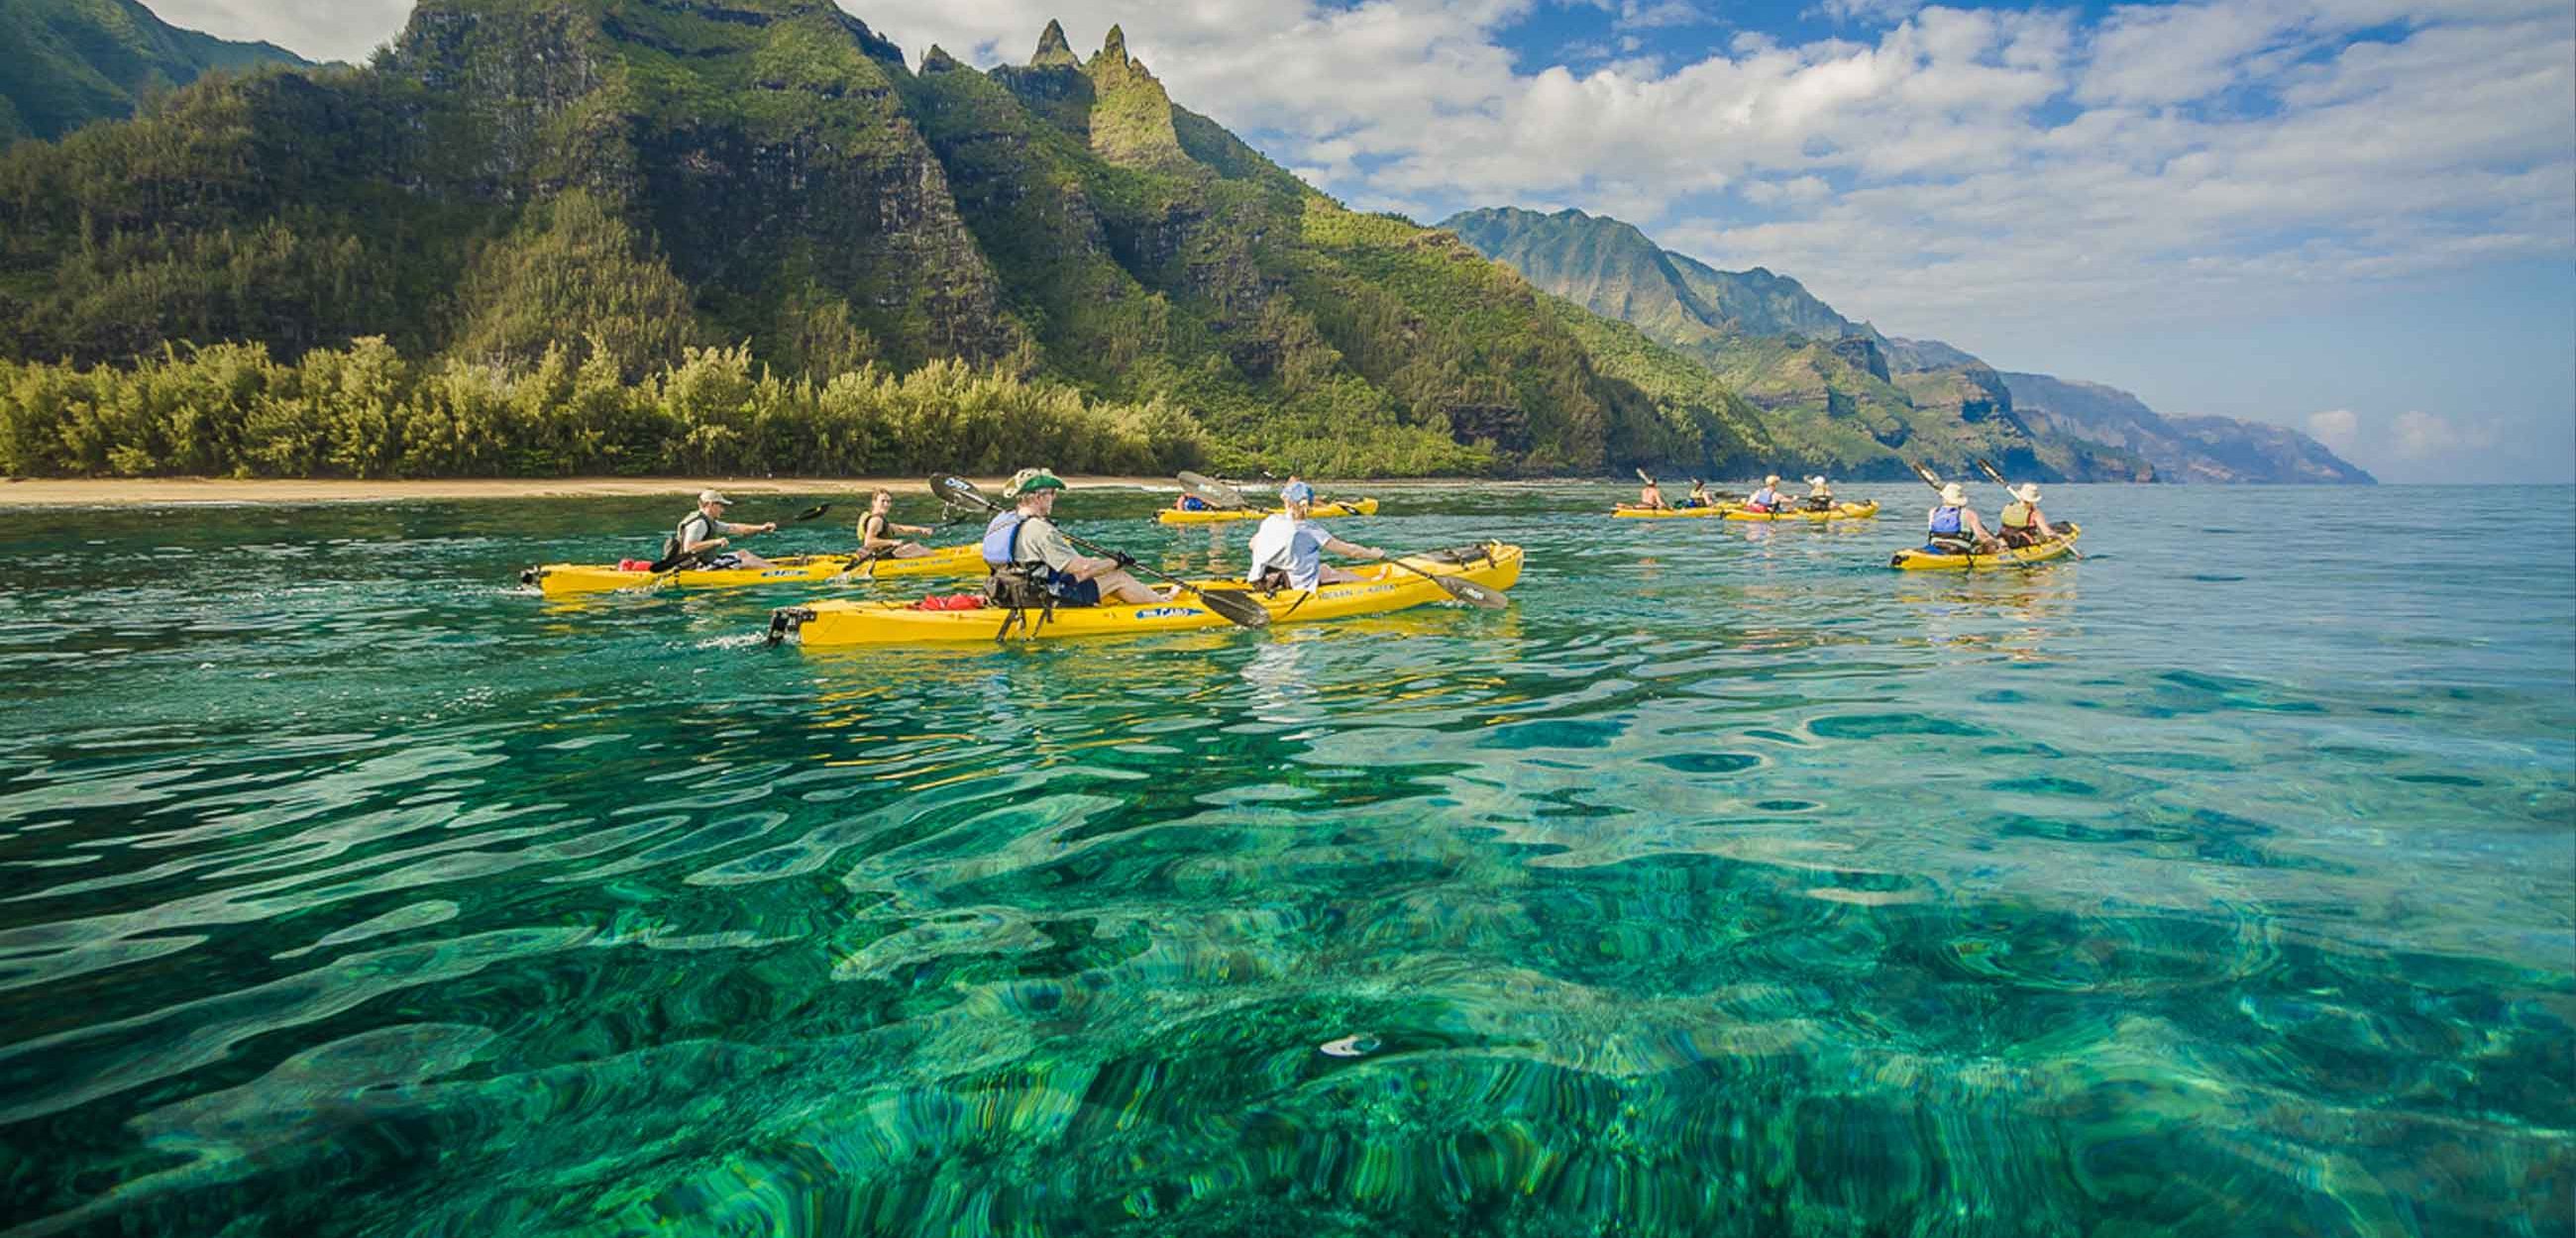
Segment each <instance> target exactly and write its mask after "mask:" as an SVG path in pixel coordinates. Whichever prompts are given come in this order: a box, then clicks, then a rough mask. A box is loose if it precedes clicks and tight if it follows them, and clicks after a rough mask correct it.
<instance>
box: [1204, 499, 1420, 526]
mask: <svg viewBox="0 0 2576 1238" xmlns="http://www.w3.org/2000/svg"><path fill="white" fill-rule="evenodd" d="M1270 514H1272V513H1271V512H1270V511H1268V510H1265V509H1261V508H1252V507H1242V508H1235V509H1232V510H1226V509H1221V508H1212V509H1210V510H1208V511H1203V512H1182V511H1173V510H1172V509H1170V508H1168V507H1167V508H1164V509H1163V510H1161V511H1159V512H1156V513H1154V519H1156V520H1159V521H1162V522H1163V523H1164V524H1225V523H1227V522H1228V521H1234V520H1259V519H1261V518H1262V517H1264V516H1267V515H1270ZM1308 514H1310V515H1312V516H1315V517H1316V518H1318V519H1321V518H1323V517H1327V516H1374V515H1376V514H1377V500H1376V499H1359V500H1357V501H1354V502H1347V503H1340V502H1337V503H1318V504H1316V505H1315V506H1314V507H1313V509H1311V511H1310V512H1309V513H1308Z"/></svg>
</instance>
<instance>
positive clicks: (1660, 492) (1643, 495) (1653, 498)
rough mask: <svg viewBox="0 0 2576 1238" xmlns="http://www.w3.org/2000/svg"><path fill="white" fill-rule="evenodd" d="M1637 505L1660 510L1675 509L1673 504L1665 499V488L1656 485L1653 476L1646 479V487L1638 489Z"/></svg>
mask: <svg viewBox="0 0 2576 1238" xmlns="http://www.w3.org/2000/svg"><path fill="white" fill-rule="evenodd" d="M1637 506H1639V507H1645V508H1652V509H1653V510H1655V511H1659V512H1668V511H1671V510H1672V509H1673V505H1672V504H1670V503H1667V502H1665V501H1664V488H1663V487H1662V486H1658V485H1656V484H1655V482H1654V479H1653V478H1648V479H1646V485H1645V488H1643V489H1641V490H1639V491H1637Z"/></svg>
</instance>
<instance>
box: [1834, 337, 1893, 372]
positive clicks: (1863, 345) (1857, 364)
mask: <svg viewBox="0 0 2576 1238" xmlns="http://www.w3.org/2000/svg"><path fill="white" fill-rule="evenodd" d="M1826 347H1828V348H1831V349H1833V351H1834V355H1835V356H1837V357H1840V358H1842V359H1843V360H1845V361H1847V362H1850V363H1851V365H1852V367H1853V368H1854V369H1857V370H1860V371H1861V372H1863V373H1865V374H1868V375H1869V376H1870V377H1872V378H1875V379H1877V380H1878V381H1880V382H1882V383H1884V382H1892V381H1894V380H1893V379H1891V378H1890V377H1889V375H1888V372H1887V354H1886V353H1883V352H1880V351H1879V349H1878V341H1876V340H1873V339H1871V338H1869V337H1868V336H1865V335H1846V336H1844V337H1842V338H1841V339H1838V340H1835V341H1834V342H1833V343H1831V344H1828V345H1826Z"/></svg>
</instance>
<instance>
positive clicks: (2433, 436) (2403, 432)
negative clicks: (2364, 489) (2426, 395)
mask: <svg viewBox="0 0 2576 1238" xmlns="http://www.w3.org/2000/svg"><path fill="white" fill-rule="evenodd" d="M2495 444H2496V433H2495V426H2494V424H2493V423H2491V422H2483V421H2465V420H2463V421H2454V420H2452V419H2451V418H2448V417H2441V416H2436V415H2434V414H2432V413H2427V412H2422V411H2419V410H2415V409H2409V410H2407V411H2405V412H2402V413H2399V414H2397V418H2396V420H2395V421H2393V422H2391V423H2390V424H2389V434H2388V449H2389V451H2390V452H2392V453H2394V454H2395V455H2396V456H2397V457H2398V458H2399V459H2403V460H2428V459H2433V458H2437V457H2442V456H2449V455H2454V454H2457V453H2459V452H2462V451H2483V450H2485V449H2487V448H2489V447H2493V446H2495Z"/></svg>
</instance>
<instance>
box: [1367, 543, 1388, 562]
mask: <svg viewBox="0 0 2576 1238" xmlns="http://www.w3.org/2000/svg"><path fill="white" fill-rule="evenodd" d="M1368 557H1369V558H1371V559H1383V558H1385V557H1386V550H1385V549H1384V548H1383V547H1378V546H1371V547H1369V551H1368Z"/></svg>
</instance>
